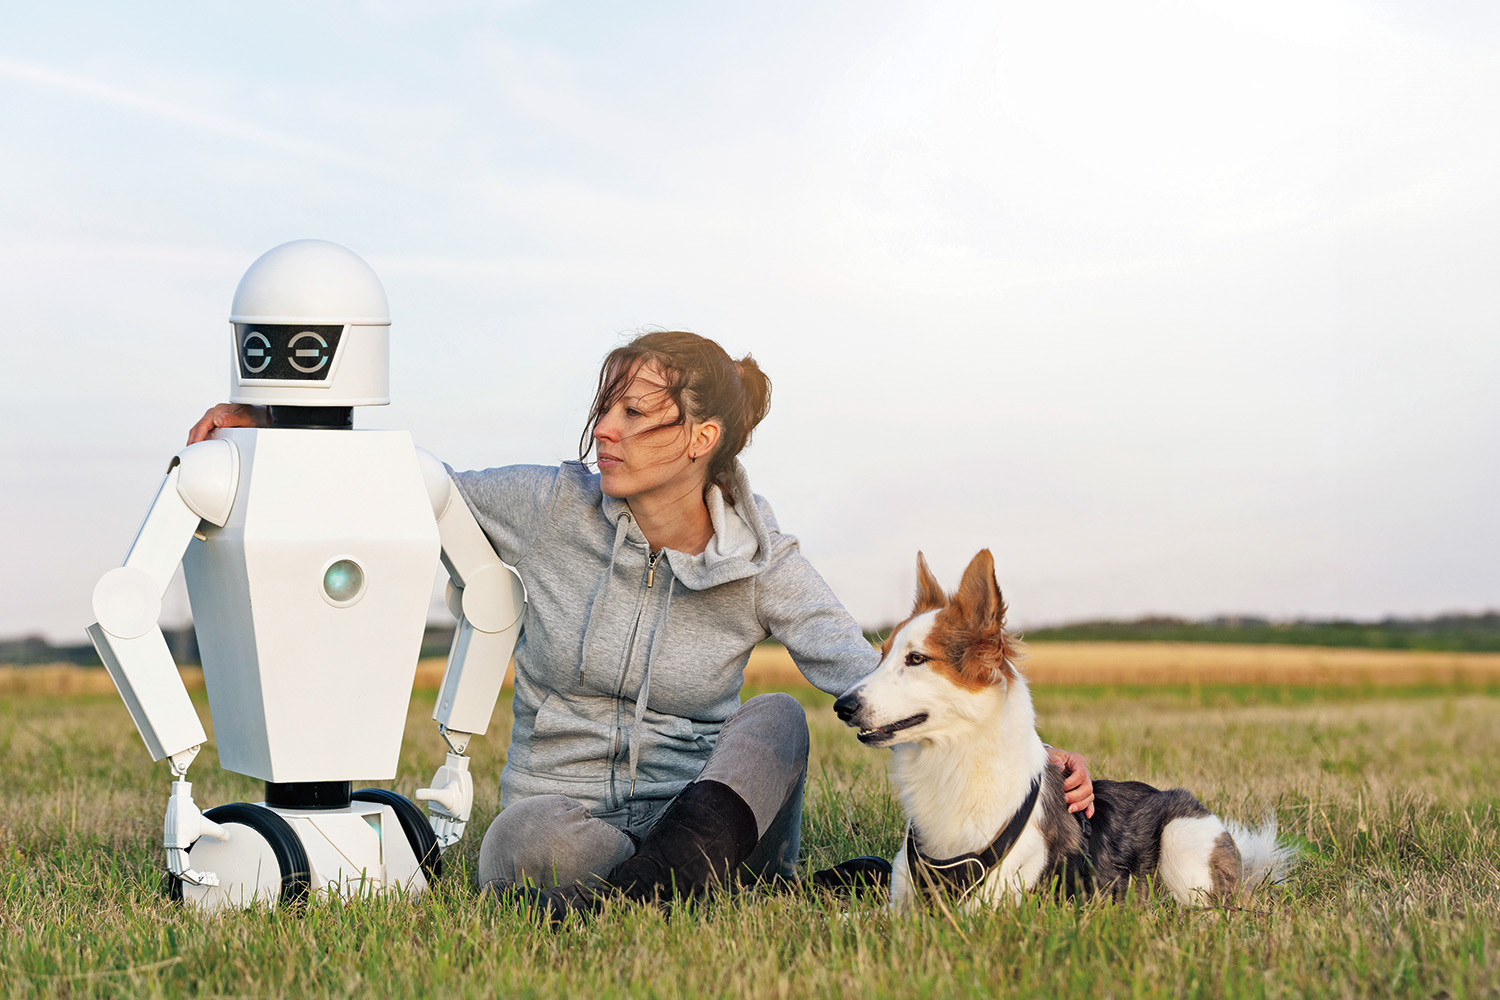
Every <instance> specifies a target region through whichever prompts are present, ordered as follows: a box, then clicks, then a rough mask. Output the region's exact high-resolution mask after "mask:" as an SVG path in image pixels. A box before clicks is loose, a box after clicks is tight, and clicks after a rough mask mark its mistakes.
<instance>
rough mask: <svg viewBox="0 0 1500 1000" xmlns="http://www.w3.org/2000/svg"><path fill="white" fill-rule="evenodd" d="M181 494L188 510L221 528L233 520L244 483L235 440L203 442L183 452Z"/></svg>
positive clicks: (179, 476) (179, 457)
mask: <svg viewBox="0 0 1500 1000" xmlns="http://www.w3.org/2000/svg"><path fill="white" fill-rule="evenodd" d="M172 464H173V465H175V466H176V467H177V493H178V495H179V496H181V497H182V502H183V503H185V504H187V505H188V509H189V510H191V511H192V512H193V513H194V514H197V515H198V516H199V517H201V518H203V520H205V521H208V522H209V523H211V524H216V525H218V526H219V527H221V528H222V527H223V526H224V522H225V521H228V520H229V512H230V510H231V509H232V508H233V507H234V494H235V490H236V489H237V488H238V487H239V482H240V452H239V449H238V448H236V447H235V446H234V442H232V441H221V440H212V441H200V442H199V443H198V444H194V445H189V446H188V447H186V448H184V449H182V450H181V451H179V452H178V453H177V454H176V456H174V457H173V459H172Z"/></svg>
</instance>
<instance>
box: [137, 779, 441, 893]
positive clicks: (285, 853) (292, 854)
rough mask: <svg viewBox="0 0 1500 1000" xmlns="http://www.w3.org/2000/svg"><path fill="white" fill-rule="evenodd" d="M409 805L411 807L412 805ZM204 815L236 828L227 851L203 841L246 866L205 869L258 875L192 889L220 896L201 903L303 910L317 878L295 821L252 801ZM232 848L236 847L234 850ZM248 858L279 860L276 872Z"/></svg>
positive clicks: (210, 863)
mask: <svg viewBox="0 0 1500 1000" xmlns="http://www.w3.org/2000/svg"><path fill="white" fill-rule="evenodd" d="M407 804H408V806H410V803H407ZM413 808H415V807H413ZM203 815H204V816H205V817H207V818H208V819H211V820H213V821H214V822H215V823H218V824H220V825H221V826H229V827H233V828H234V829H233V830H232V839H231V840H230V841H228V842H227V843H225V844H224V845H223V846H222V847H220V846H219V842H217V841H212V840H210V841H207V842H205V841H201V840H200V841H199V842H198V843H200V844H202V843H208V844H210V845H211V846H212V847H213V848H214V849H215V853H216V854H218V853H219V852H220V851H233V854H234V856H235V857H236V858H237V859H239V860H240V861H241V862H242V863H241V864H239V865H227V864H223V863H221V862H219V861H217V860H215V859H214V858H207V859H204V860H205V861H206V862H207V863H206V864H205V867H207V868H210V869H211V870H212V869H219V870H221V871H223V870H226V869H231V868H233V869H238V870H247V871H250V872H254V873H255V874H254V876H252V877H249V878H246V879H241V880H239V881H233V880H227V881H226V883H225V884H223V885H219V886H216V887H211V888H207V887H205V888H204V889H198V888H197V887H193V888H191V889H189V890H187V891H191V892H193V893H195V894H197V893H204V894H206V895H208V896H217V897H220V898H219V899H218V900H215V901H212V902H210V901H209V900H208V899H201V900H199V902H200V903H202V904H204V905H208V906H209V907H210V908H216V906H217V905H222V904H223V903H225V902H228V903H230V905H245V904H246V903H248V902H249V901H250V900H251V899H264V900H266V901H267V902H271V903H272V905H275V906H281V907H288V908H292V909H296V908H300V907H301V906H302V904H303V903H304V902H305V901H306V900H307V896H308V893H309V891H310V890H311V888H312V875H311V874H310V872H309V865H308V862H307V851H306V850H305V849H304V848H303V846H302V841H301V840H299V839H297V835H296V833H295V832H293V830H292V827H291V824H290V823H288V822H287V821H286V820H285V819H283V818H282V817H280V816H278V815H277V814H276V813H274V812H272V811H271V810H270V809H267V808H266V807H265V806H258V805H251V804H250V803H248V802H231V803H229V804H228V805H222V806H215V807H214V808H212V809H209V810H208V811H207V812H205V813H204V814H203ZM403 825H404V821H403ZM429 832H430V831H429ZM408 836H410V834H408ZM231 844H232V845H233V847H232V848H231V847H230V846H229V845H231ZM195 846H196V845H195ZM246 858H248V859H250V860H251V861H256V862H265V861H274V865H275V870H274V871H273V870H271V865H269V864H264V863H254V864H252V865H248V866H247V865H245V864H244V863H243V861H244V860H245V859H246ZM223 860H224V861H226V862H227V861H229V860H230V858H229V857H225V858H224V859H223ZM167 879H168V883H169V884H168V887H167V894H168V895H169V896H171V898H173V899H176V900H181V899H183V896H184V892H185V890H184V887H183V883H182V880H181V879H178V878H175V877H173V876H171V875H168V876H167Z"/></svg>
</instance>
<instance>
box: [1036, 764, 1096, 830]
mask: <svg viewBox="0 0 1500 1000" xmlns="http://www.w3.org/2000/svg"><path fill="white" fill-rule="evenodd" d="M1047 760H1048V761H1049V762H1050V763H1051V764H1052V766H1053V767H1060V768H1062V773H1063V795H1064V797H1065V798H1066V799H1067V800H1068V812H1070V813H1076V812H1078V811H1079V810H1083V814H1084V816H1086V817H1088V818H1089V819H1093V818H1094V779H1093V778H1091V777H1089V762H1088V761H1086V760H1084V759H1083V754H1081V753H1069V752H1068V751H1067V750H1059V749H1057V748H1056V747H1048V748H1047Z"/></svg>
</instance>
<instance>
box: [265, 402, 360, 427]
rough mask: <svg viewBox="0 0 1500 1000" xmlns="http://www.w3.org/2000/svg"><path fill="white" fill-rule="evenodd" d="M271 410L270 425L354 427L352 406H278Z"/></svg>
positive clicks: (270, 408)
mask: <svg viewBox="0 0 1500 1000" xmlns="http://www.w3.org/2000/svg"><path fill="white" fill-rule="evenodd" d="M267 409H269V410H270V411H271V413H270V419H271V423H270V426H272V427H278V428H282V429H291V430H323V431H347V430H352V429H353V428H354V407H352V406H277V405H274V404H273V405H272V406H270V407H267Z"/></svg>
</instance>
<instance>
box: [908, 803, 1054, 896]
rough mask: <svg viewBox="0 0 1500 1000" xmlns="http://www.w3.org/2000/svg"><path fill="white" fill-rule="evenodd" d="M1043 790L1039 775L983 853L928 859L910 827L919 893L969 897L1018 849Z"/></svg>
mask: <svg viewBox="0 0 1500 1000" xmlns="http://www.w3.org/2000/svg"><path fill="white" fill-rule="evenodd" d="M1041 787H1042V779H1041V776H1040V775H1038V776H1037V777H1036V778H1034V779H1033V780H1032V782H1031V791H1030V792H1028V793H1027V794H1026V801H1025V802H1022V803H1021V808H1019V809H1017V810H1016V814H1015V815H1014V816H1012V817H1011V818H1010V822H1009V823H1007V824H1005V826H1004V828H1002V829H1001V831H1000V833H999V834H998V835H996V837H995V839H994V840H992V841H990V845H989V846H988V847H986V848H985V849H984V850H982V851H976V852H972V853H969V854H960V855H959V856H958V857H956V858H944V859H941V860H939V859H938V858H932V857H928V856H927V855H926V854H923V853H922V849H921V848H920V847H918V846H917V831H916V828H915V827H911V828H909V829H908V830H907V832H906V867H907V870H908V871H909V872H910V873H911V877H912V882H913V883H914V884H915V886H916V888H917V891H918V892H921V893H923V894H931V893H932V892H933V890H946V891H948V892H951V893H954V894H956V895H957V896H958V897H959V898H960V899H962V898H963V897H964V896H966V895H968V893H969V890H971V889H973V888H974V886H976V885H978V884H979V882H980V881H981V880H982V879H983V878H984V877H985V876H986V875H988V874H989V873H990V872H991V871H992V870H993V869H995V868H996V867H997V866H999V864H1000V862H1001V861H1003V860H1005V856H1006V855H1007V854H1009V853H1010V849H1011V848H1012V847H1014V846H1016V841H1017V840H1019V839H1020V837H1021V831H1022V830H1024V829H1026V821H1027V820H1028V819H1030V818H1031V810H1032V809H1033V808H1034V807H1035V806H1036V797H1037V793H1038V792H1039V791H1040V790H1041Z"/></svg>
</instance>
